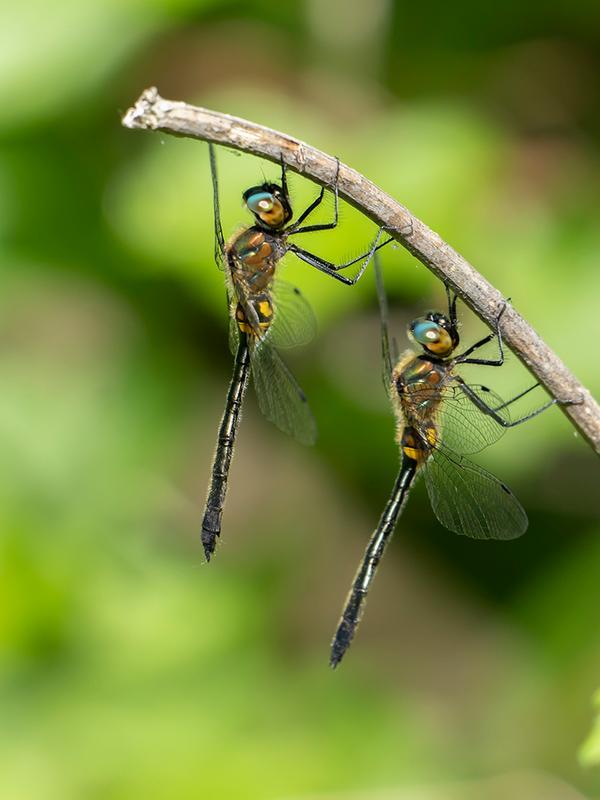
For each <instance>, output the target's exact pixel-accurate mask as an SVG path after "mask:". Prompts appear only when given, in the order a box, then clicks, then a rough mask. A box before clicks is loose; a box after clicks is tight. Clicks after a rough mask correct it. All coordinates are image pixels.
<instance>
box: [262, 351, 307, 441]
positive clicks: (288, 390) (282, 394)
mask: <svg viewBox="0 0 600 800" xmlns="http://www.w3.org/2000/svg"><path fill="white" fill-rule="evenodd" d="M252 378H253V381H254V389H255V391H256V396H257V399H258V406H259V408H260V410H261V411H262V413H263V414H264V415H265V417H266V418H267V419H268V420H269V421H270V422H272V423H273V424H274V425H276V426H277V427H278V428H279V429H280V430H282V431H283V432H284V433H288V434H290V436H293V437H294V438H295V439H297V440H298V441H299V442H302V444H314V442H315V440H316V438H317V428H316V424H315V420H314V418H313V415H312V413H311V411H310V408H309V406H308V402H307V400H306V395H305V394H304V392H303V391H302V389H301V388H300V386H299V385H298V383H297V381H296V379H295V378H294V376H293V375H292V373H291V372H290V370H289V369H288V368H287V367H286V365H285V364H284V363H283V361H282V360H281V357H280V356H279V354H278V353H277V352H276V351H275V350H273V348H272V347H270V346H269V344H268V342H267V341H266V340H262V341H258V342H254V344H253V346H252Z"/></svg>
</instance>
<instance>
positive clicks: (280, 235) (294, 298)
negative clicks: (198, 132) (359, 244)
mask: <svg viewBox="0 0 600 800" xmlns="http://www.w3.org/2000/svg"><path fill="white" fill-rule="evenodd" d="M209 156H210V167H211V174H212V184H213V203H214V232H215V260H216V262H217V266H218V267H219V268H220V269H222V270H223V271H224V273H225V278H226V284H227V294H228V304H229V313H230V347H231V349H232V352H233V353H234V356H235V360H234V368H233V375H232V378H231V382H230V385H229V390H228V392H227V399H226V403H225V411H224V413H223V417H222V420H221V424H220V426H219V433H218V438H217V446H216V450H215V456H214V460H213V464H212V470H211V479H210V485H209V490H208V496H207V500H206V509H205V512H204V518H203V521H202V545H203V547H204V553H205V556H206V559H207V560H210V558H211V556H212V554H213V552H214V549H215V546H216V542H217V538H218V537H219V536H220V533H221V518H222V514H223V505H224V502H225V495H226V492H227V480H228V475H229V468H230V464H231V459H232V455H233V448H234V444H235V438H236V433H237V429H238V424H239V419H240V411H241V407H242V402H243V398H244V393H245V391H246V387H247V385H248V381H249V377H250V374H252V379H253V383H254V388H255V391H256V395H257V399H258V405H259V408H260V410H261V411H262V413H263V414H264V415H265V416H266V417H267V419H269V420H270V421H271V422H273V423H274V424H275V425H276V426H277V427H278V428H280V429H281V430H282V431H284V432H285V433H289V434H291V435H292V436H294V437H295V438H296V439H297V440H299V441H300V442H303V443H305V444H311V443H313V442H314V440H315V436H316V426H315V423H314V420H313V417H312V414H311V412H310V410H309V407H308V403H307V401H306V397H305V395H304V393H303V391H302V389H301V388H300V387H299V386H298V383H297V382H296V380H295V378H294V377H293V375H292V374H291V372H290V370H289V369H288V368H287V366H286V365H285V364H284V362H283V361H282V359H281V357H280V356H279V353H278V352H277V350H278V349H279V348H284V347H292V346H295V345H299V344H304V343H306V342H307V341H309V340H310V339H311V338H312V335H313V331H314V327H315V325H314V315H313V312H312V310H311V308H310V306H309V304H308V302H307V301H306V300H305V299H304V297H303V295H302V294H301V293H300V290H299V289H297V288H296V287H294V286H291V285H289V284H287V283H285V282H284V281H281V280H280V279H279V277H278V275H276V272H277V271H278V264H279V262H280V261H281V259H282V258H283V256H284V255H285V254H286V253H293V254H294V255H295V256H297V257H298V258H299V259H301V260H302V261H304V262H306V263H307V264H310V265H311V266H312V267H315V268H316V269H318V270H320V271H321V272H324V273H325V274H327V275H329V276H330V277H332V278H334V279H335V280H338V281H340V282H341V283H344V284H347V285H353V284H355V283H356V282H357V281H358V280H359V279H360V277H361V275H362V274H363V273H364V271H365V269H366V268H367V266H368V264H369V262H370V260H371V258H372V256H373V254H374V252H375V251H376V250H378V249H380V248H381V247H383V246H385V245H386V244H388V242H390V241H391V239H387V240H386V241H384V242H382V243H379V240H380V238H381V235H382V231H383V229H380V230H379V232H378V234H377V236H376V237H375V239H374V241H373V243H372V245H371V246H370V248H369V250H367V251H366V252H365V253H363V254H362V255H360V256H358V257H356V258H353V259H352V260H351V261H348V262H346V263H343V264H333V263H331V262H329V261H326V260H325V259H322V258H320V257H319V256H317V255H315V254H313V253H311V252H309V251H308V250H305V249H303V248H301V247H299V246H298V245H297V244H296V243H295V242H292V241H291V239H290V237H292V236H297V235H299V234H302V233H310V232H315V231H325V230H331V229H333V228H335V227H336V226H337V224H338V180H337V173H338V172H339V161H338V162H337V169H336V175H335V179H334V182H333V185H332V187H331V189H332V192H333V197H334V214H333V220H332V221H330V222H325V223H320V224H313V225H304V224H303V223H304V222H305V220H306V219H307V217H308V216H309V215H310V214H312V213H313V211H315V209H316V208H317V207H318V206H319V205H320V204H321V202H322V201H323V198H324V195H325V187H322V188H321V190H320V192H319V194H318V195H317V197H316V199H315V200H313V201H312V203H310V205H309V206H308V207H307V208H305V209H304V211H303V212H302V213H301V214H300V215H299V216H298V218H297V219H296V221H295V222H292V219H293V211H292V206H291V200H290V194H289V191H288V185H287V171H286V165H285V163H284V161H283V159H282V160H281V178H280V182H279V183H269V182H265V183H262V184H260V185H257V186H252V187H251V188H249V189H247V190H246V191H245V192H244V194H243V201H244V204H245V206H246V207H247V208H248V210H249V211H250V212H251V213H252V215H253V217H254V223H253V224H252V225H251V226H249V227H246V228H243V229H242V230H241V231H238V232H237V233H235V234H234V235H233V236H232V238H230V239H229V240H228V241H226V240H225V238H224V235H223V229H222V225H221V214H220V207H219V182H218V175H217V162H216V155H215V149H214V147H213V145H209ZM359 262H362V263H361V264H360V267H359V269H358V271H357V273H356V274H355V275H354V276H353V277H348V276H346V275H343V274H341V271H342V270H344V269H346V268H347V267H350V266H352V265H353V264H357V263H359Z"/></svg>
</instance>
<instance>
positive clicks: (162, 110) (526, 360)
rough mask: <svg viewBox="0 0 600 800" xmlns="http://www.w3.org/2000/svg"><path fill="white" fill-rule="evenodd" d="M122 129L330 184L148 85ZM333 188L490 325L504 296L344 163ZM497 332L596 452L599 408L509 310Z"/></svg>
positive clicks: (320, 171) (290, 150) (310, 153)
mask: <svg viewBox="0 0 600 800" xmlns="http://www.w3.org/2000/svg"><path fill="white" fill-rule="evenodd" d="M123 125H124V126H125V127H126V128H139V129H142V130H155V131H163V132H165V133H170V134H174V135H176V136H187V137H191V138H194V139H202V140H204V141H208V142H214V143H215V144H220V145H223V146H225V147H231V148H234V149H236V150H243V151H244V152H247V153H251V154H253V155H255V156H260V157H261V158H266V159H268V160H269V161H274V162H279V161H280V159H281V158H283V160H284V161H285V163H286V164H287V165H288V167H289V168H290V169H292V170H293V171H294V172H297V173H299V174H300V175H304V176H305V177H307V178H310V179H311V180H313V181H315V182H316V183H318V184H320V185H322V186H331V185H332V184H333V182H334V179H335V174H336V169H337V161H336V159H335V158H334V157H333V156H330V155H327V154H326V153H323V152H321V151H320V150H317V149H315V148H314V147H311V146H310V145H308V144H305V143H304V142H301V141H299V140H298V139H295V138H294V137H292V136H288V135H287V134H285V133H280V132H279V131H275V130H272V129H271V128H265V127H263V126H262V125H257V124H256V123H254V122H249V121H248V120H245V119H240V118H238V117H232V116H230V115H229V114H222V113H220V112H217V111H210V110H208V109H206V108H200V107H197V106H192V105H188V104H187V103H182V102H176V101H172V100H165V99H163V98H162V97H161V96H160V95H159V94H158V90H157V89H156V88H150V89H147V90H146V91H145V92H143V94H142V95H141V97H140V98H139V100H138V101H137V103H136V104H135V105H134V106H133V107H132V108H130V109H129V110H128V111H127V113H126V114H125V116H124V117H123ZM338 187H339V194H340V197H342V198H343V199H344V200H346V201H347V202H348V203H350V204H351V205H353V206H354V207H355V208H357V209H359V210H360V211H362V212H363V213H364V214H366V216H367V217H369V218H370V219H372V220H373V222H375V223H376V224H377V225H385V226H386V227H388V228H390V229H391V230H390V234H391V235H392V236H393V237H394V238H395V239H397V240H398V242H400V244H401V245H402V246H403V247H405V248H406V249H407V250H408V251H409V252H411V253H412V254H413V255H414V256H415V258H417V259H418V260H419V261H420V262H421V263H422V264H424V265H425V266H426V267H428V269H430V270H431V271H432V272H433V273H434V275H437V277H438V278H440V279H441V280H443V281H445V282H446V283H447V284H448V285H449V286H450V287H451V288H452V289H454V291H456V292H457V293H458V295H459V296H460V297H461V299H462V300H464V302H465V303H467V305H468V306H469V307H470V308H471V309H472V310H473V311H474V312H475V313H476V314H477V315H478V316H479V317H480V318H481V319H482V320H484V321H485V322H486V323H487V324H488V325H491V324H493V323H494V321H495V319H496V316H497V314H498V311H499V309H500V308H501V306H502V303H503V302H504V298H503V297H502V295H501V294H500V292H499V291H498V290H497V289H495V288H494V287H493V286H492V285H491V284H490V283H488V282H487V281H486V280H485V278H483V276H482V275H480V274H479V273H478V272H477V271H476V270H475V269H474V268H473V267H472V266H471V264H469V262H468V261H467V260H466V259H465V258H463V256H461V255H460V254H459V253H457V252H456V250H453V249H452V247H450V245H449V244H447V243H446V242H445V241H444V240H443V239H442V238H441V237H440V236H438V234H437V233H435V231H432V230H431V229H430V228H428V227H427V225H425V223H424V222H422V221H421V220H420V219H418V218H417V217H415V216H414V215H413V214H411V213H410V211H408V209H407V208H405V207H404V206H403V205H401V204H400V203H398V202H397V201H396V200H394V198H392V197H390V195H388V194H386V193H385V192H384V191H382V190H381V189H379V188H378V187H377V186H375V185H374V184H373V183H371V181H369V180H368V179H367V178H365V177H364V176H363V175H361V174H360V173H358V172H356V170H353V169H352V168H351V167H347V166H346V165H345V164H340V167H339V176H338ZM501 329H502V335H503V337H504V341H505V342H506V344H507V345H508V347H509V348H510V349H511V350H512V351H513V353H515V355H517V356H518V358H519V359H520V360H521V361H522V362H523V364H524V365H525V366H526V367H527V369H529V371H530V372H531V373H533V375H535V377H536V378H537V380H538V381H539V382H540V383H541V384H542V386H543V387H544V388H545V389H546V390H547V391H548V392H549V393H550V394H551V395H552V396H553V397H556V398H557V399H559V400H568V399H575V400H577V399H579V400H580V401H581V402H579V403H578V404H577V405H566V406H561V408H562V411H563V413H564V414H566V416H567V417H568V418H569V419H570V420H571V422H572V423H573V424H574V425H575V427H576V428H577V430H579V432H580V433H581V434H582V436H583V437H584V438H585V439H587V441H588V442H589V443H590V445H591V446H592V447H593V449H594V450H595V451H596V453H598V454H600V406H599V405H598V403H597V402H596V401H595V400H594V398H593V397H592V395H591V394H590V392H589V391H588V390H587V389H586V388H585V387H584V386H582V385H581V383H579V381H578V380H577V379H576V378H575V376H574V375H573V374H572V373H571V372H570V371H569V370H568V369H567V367H566V366H565V365H564V364H563V363H562V361H561V360H560V359H559V358H558V356H557V355H556V354H555V353H553V352H552V350H551V349H550V348H549V347H548V345H547V344H545V342H544V341H543V340H542V339H541V338H540V336H538V334H537V333H536V332H535V331H534V330H533V328H532V327H531V326H530V325H529V324H528V323H527V322H526V320H524V319H523V317H522V316H521V315H520V314H519V313H518V312H517V311H516V310H515V309H514V308H513V307H512V306H510V305H509V306H508V308H507V309H506V311H505V313H504V314H503V315H502V321H501Z"/></svg>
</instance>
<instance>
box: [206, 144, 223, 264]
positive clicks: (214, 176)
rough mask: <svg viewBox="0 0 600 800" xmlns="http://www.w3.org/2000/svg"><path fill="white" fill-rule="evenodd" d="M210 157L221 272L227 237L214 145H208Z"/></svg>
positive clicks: (216, 254) (217, 257) (216, 260)
mask: <svg viewBox="0 0 600 800" xmlns="http://www.w3.org/2000/svg"><path fill="white" fill-rule="evenodd" d="M208 155H209V159H210V174H211V177H212V185H213V211H214V227H215V251H214V255H215V263H216V265H217V267H218V268H219V269H221V270H225V237H224V236H223V228H222V226H221V209H220V205H219V177H218V174H217V156H216V152H215V147H214V145H213V144H210V143H209V145H208Z"/></svg>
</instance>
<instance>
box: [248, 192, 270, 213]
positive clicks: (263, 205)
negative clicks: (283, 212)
mask: <svg viewBox="0 0 600 800" xmlns="http://www.w3.org/2000/svg"><path fill="white" fill-rule="evenodd" d="M246 205H247V206H248V208H249V209H250V211H252V212H253V213H254V214H268V213H269V211H272V209H273V195H272V194H271V193H270V192H256V194H251V195H249V196H248V197H247V198H246Z"/></svg>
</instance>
